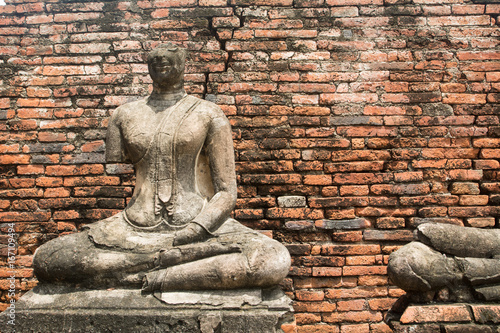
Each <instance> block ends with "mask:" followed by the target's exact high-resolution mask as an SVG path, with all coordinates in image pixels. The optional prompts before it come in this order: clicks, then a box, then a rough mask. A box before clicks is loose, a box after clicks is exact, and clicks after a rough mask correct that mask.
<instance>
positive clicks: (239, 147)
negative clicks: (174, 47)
mask: <svg viewBox="0 0 500 333" xmlns="http://www.w3.org/2000/svg"><path fill="white" fill-rule="evenodd" d="M475 1H476V0H475ZM6 2H7V5H5V6H2V7H0V119H1V120H0V154H1V155H0V173H1V175H2V177H1V179H0V188H1V189H0V210H1V211H0V221H1V223H3V224H1V226H0V227H1V230H2V231H3V235H0V243H1V245H0V246H1V249H0V251H1V255H2V256H3V257H1V262H0V265H1V267H0V279H2V280H0V290H1V298H0V301H1V302H3V303H1V304H2V307H1V308H2V309H5V308H6V307H7V304H8V303H7V302H8V289H9V286H10V282H9V280H7V278H9V277H10V276H11V275H12V273H11V272H12V269H10V268H9V266H8V258H7V254H8V239H9V237H8V235H7V232H8V228H9V224H10V226H14V229H15V231H16V235H17V237H18V238H17V241H16V244H17V245H18V249H17V253H16V258H15V260H16V261H15V269H14V271H13V272H14V273H13V274H14V275H15V279H16V280H15V281H16V288H17V291H16V297H19V296H20V295H21V290H22V291H26V290H29V289H30V288H32V287H33V286H34V285H35V284H36V280H35V279H34V278H33V273H32V269H31V259H32V255H33V252H34V251H35V249H36V248H37V247H38V246H39V245H40V244H42V243H44V242H46V241H47V240H49V239H51V238H54V237H57V236H59V235H61V234H64V233H69V232H75V231H77V230H78V228H80V227H81V226H82V225H83V224H86V223H91V222H93V221H96V220H98V219H101V218H104V217H107V216H110V215H112V214H115V213H117V212H119V211H120V210H121V209H123V208H124V207H125V205H126V202H127V198H129V197H130V196H131V192H132V190H133V184H134V179H133V170H132V167H131V166H130V165H105V164H104V149H105V143H104V139H105V133H106V126H107V122H108V117H109V115H110V114H111V113H112V112H113V110H114V109H115V108H116V107H117V106H118V105H121V104H123V103H125V102H127V101H132V100H135V99H138V98H141V97H143V96H145V95H147V94H148V91H149V89H150V88H149V84H150V79H149V77H148V74H147V66H146V65H145V63H144V55H145V54H146V53H147V51H149V50H151V49H152V48H153V47H154V46H155V45H157V44H158V43H161V42H162V41H172V42H174V43H178V44H181V45H183V46H185V47H187V48H188V49H189V50H190V56H189V58H188V65H187V71H186V83H187V84H186V89H187V91H188V92H189V93H190V94H193V95H197V96H199V97H203V98H206V99H208V100H210V101H213V102H215V103H217V104H218V105H220V106H221V108H222V109H223V110H224V112H225V113H226V114H227V116H228V118H229V119H230V121H231V124H232V126H233V133H234V147H235V150H236V161H237V173H238V182H239V199H238V203H237V208H236V210H235V212H234V216H235V218H237V219H238V220H239V221H241V222H242V223H244V224H245V225H248V226H250V227H252V228H254V229H259V230H262V231H263V232H266V233H268V234H269V235H270V236H272V237H274V238H276V239H278V240H280V241H281V242H283V243H285V244H286V245H287V247H288V249H289V250H290V252H291V254H292V256H293V265H292V269H291V271H290V275H289V277H288V278H287V279H286V280H285V282H284V283H283V288H284V289H285V290H286V291H287V293H288V294H289V295H290V296H291V297H292V298H293V299H294V302H295V303H294V304H295V305H294V307H295V311H296V315H295V317H296V324H297V327H296V328H294V327H286V328H285V329H286V330H288V331H290V332H292V331H294V330H297V332H300V333H304V332H342V333H347V332H368V331H373V332H389V331H390V329H389V328H388V326H386V325H385V324H384V323H383V322H382V321H383V316H384V313H385V312H386V310H387V309H388V308H390V306H391V305H392V304H393V302H394V301H395V300H396V298H397V297H398V296H400V295H401V294H402V291H401V290H400V289H398V288H396V287H393V286H391V285H390V282H388V279H387V276H386V263H387V257H388V254H389V253H391V251H393V250H395V249H397V248H398V246H401V245H402V244H405V243H406V242H409V241H411V239H412V231H413V229H414V227H415V226H416V225H418V224H420V223H424V222H428V221H435V222H442V223H454V224H461V225H462V224H463V225H467V226H474V227H479V228H490V227H497V226H498V224H499V216H500V215H499V214H500V208H499V203H500V166H499V158H500V119H499V115H500V108H499V104H498V103H499V101H500V61H499V60H500V52H499V48H500V39H499V36H500V30H499V17H498V16H499V13H500V3H495V1H491V0H489V1H484V2H483V3H477V1H476V3H474V2H472V1H470V0H158V1H152V0H151V1H150V0H129V1H126V0H124V1H103V0H96V1H83V0H44V1H37V0H6Z"/></svg>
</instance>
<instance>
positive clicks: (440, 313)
mask: <svg viewBox="0 0 500 333" xmlns="http://www.w3.org/2000/svg"><path fill="white" fill-rule="evenodd" d="M471 319H472V316H471V314H470V312H469V310H468V309H467V307H466V306H465V305H448V304H447V305H426V306H409V307H408V308H407V309H406V310H405V312H404V313H403V315H402V316H401V319H400V320H401V323H403V324H409V323H426V322H468V321H470V320H471Z"/></svg>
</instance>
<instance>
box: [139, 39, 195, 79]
mask: <svg viewBox="0 0 500 333" xmlns="http://www.w3.org/2000/svg"><path fill="white" fill-rule="evenodd" d="M186 55H187V51H186V49H184V48H182V47H180V46H178V45H174V44H172V43H170V42H169V43H166V44H162V45H160V46H158V47H157V48H156V49H154V50H153V51H151V52H150V53H149V54H148V59H147V61H148V70H149V75H150V76H151V79H152V80H153V82H154V84H155V85H157V86H159V87H166V86H172V85H178V84H181V83H182V82H183V79H184V64H185V61H186Z"/></svg>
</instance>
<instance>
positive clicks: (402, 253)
mask: <svg viewBox="0 0 500 333" xmlns="http://www.w3.org/2000/svg"><path fill="white" fill-rule="evenodd" d="M417 239H418V241H417V242H412V243H410V244H407V245H405V246H403V247H402V248H400V249H399V250H398V251H396V252H393V253H391V255H390V257H389V264H388V273H389V276H390V277H391V280H392V281H393V282H394V283H395V284H396V285H398V286H399V287H401V288H402V289H404V290H405V291H407V292H409V293H410V296H412V297H414V298H415V301H417V299H416V298H421V297H420V295H421V294H422V293H424V292H430V293H434V294H435V295H436V297H438V299H439V300H441V301H443V300H445V301H459V302H460V301H461V302H464V301H466V302H468V301H473V300H474V299H475V300H483V301H484V300H486V301H500V260H499V259H498V258H500V231H499V230H497V229H477V228H469V227H461V226H457V225H452V224H436V223H427V224H422V225H420V226H418V228H417ZM444 289H446V293H444V292H443V290H444ZM443 297H444V298H443ZM430 300H432V298H431V299H430Z"/></svg>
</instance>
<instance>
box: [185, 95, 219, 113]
mask: <svg viewBox="0 0 500 333" xmlns="http://www.w3.org/2000/svg"><path fill="white" fill-rule="evenodd" d="M189 97H190V98H192V101H193V103H199V106H198V108H197V109H198V110H200V112H203V113H204V114H206V115H207V116H209V117H210V118H212V119H214V118H226V116H225V114H224V112H223V111H222V109H221V108H220V107H219V106H218V105H217V104H215V103H213V102H210V101H207V100H204V99H201V98H198V97H194V96H189Z"/></svg>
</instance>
